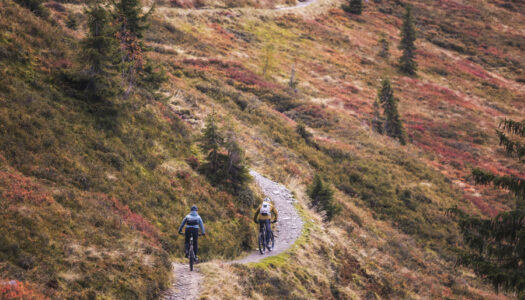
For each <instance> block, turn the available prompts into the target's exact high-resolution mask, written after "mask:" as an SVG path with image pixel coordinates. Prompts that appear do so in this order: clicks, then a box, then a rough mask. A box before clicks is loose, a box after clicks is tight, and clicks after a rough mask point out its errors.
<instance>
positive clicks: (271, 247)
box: [266, 232, 275, 251]
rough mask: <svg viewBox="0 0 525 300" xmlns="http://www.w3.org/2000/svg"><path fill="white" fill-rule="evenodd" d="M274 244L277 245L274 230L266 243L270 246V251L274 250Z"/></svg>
mask: <svg viewBox="0 0 525 300" xmlns="http://www.w3.org/2000/svg"><path fill="white" fill-rule="evenodd" d="M269 244H271V246H270V245H269ZM273 246H275V238H274V237H273V232H270V233H269V237H268V242H267V243H266V247H267V248H268V251H272V250H273Z"/></svg>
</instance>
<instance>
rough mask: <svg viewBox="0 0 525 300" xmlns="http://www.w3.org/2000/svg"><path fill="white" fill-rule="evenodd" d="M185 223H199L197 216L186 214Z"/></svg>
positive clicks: (191, 224)
mask: <svg viewBox="0 0 525 300" xmlns="http://www.w3.org/2000/svg"><path fill="white" fill-rule="evenodd" d="M186 224H187V225H190V226H196V225H199V218H198V217H197V216H192V215H188V216H186Z"/></svg>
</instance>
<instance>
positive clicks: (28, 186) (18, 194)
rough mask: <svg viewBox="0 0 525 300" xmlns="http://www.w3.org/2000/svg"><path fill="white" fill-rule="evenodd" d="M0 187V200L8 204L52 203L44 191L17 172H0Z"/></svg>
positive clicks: (51, 199)
mask: <svg viewBox="0 0 525 300" xmlns="http://www.w3.org/2000/svg"><path fill="white" fill-rule="evenodd" d="M0 186H1V187H3V188H2V189H0V190H1V195H2V198H3V199H5V200H7V201H9V202H30V203H34V204H42V203H54V200H53V198H52V197H51V196H50V195H49V194H48V193H47V192H46V191H44V190H43V189H42V188H41V187H40V186H38V185H37V184H35V183H33V181H32V180H31V179H30V178H28V177H25V176H24V175H22V174H20V173H17V172H7V171H0Z"/></svg>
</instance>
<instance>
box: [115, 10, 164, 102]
mask: <svg viewBox="0 0 525 300" xmlns="http://www.w3.org/2000/svg"><path fill="white" fill-rule="evenodd" d="M113 4H114V6H115V19H116V21H117V23H118V25H119V28H118V30H117V33H116V34H115V35H116V37H117V39H118V40H119V41H120V49H121V53H122V62H121V69H122V77H123V78H124V79H125V81H126V82H127V85H128V87H127V89H126V96H127V95H129V93H131V91H132V89H133V87H134V86H135V83H136V80H137V77H138V73H139V72H140V71H141V70H142V67H143V65H144V54H143V52H144V46H143V43H142V41H141V38H142V36H143V33H144V31H145V30H146V29H147V28H148V25H147V24H146V22H147V19H148V18H149V16H150V15H151V13H152V12H153V9H154V6H152V7H151V8H150V10H149V11H148V12H147V13H145V14H143V13H142V6H141V4H140V0H120V2H114V3H113Z"/></svg>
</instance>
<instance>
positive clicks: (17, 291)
mask: <svg viewBox="0 0 525 300" xmlns="http://www.w3.org/2000/svg"><path fill="white" fill-rule="evenodd" d="M0 299H6V300H8V299H16V300H40V299H49V298H47V297H46V296H44V295H42V294H41V293H39V292H37V291H35V290H34V289H33V287H32V286H31V285H30V284H28V283H24V282H20V281H17V280H11V281H0Z"/></svg>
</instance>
